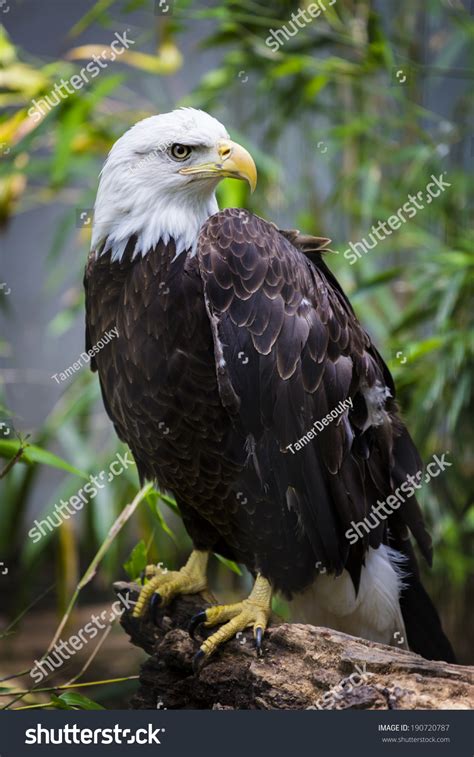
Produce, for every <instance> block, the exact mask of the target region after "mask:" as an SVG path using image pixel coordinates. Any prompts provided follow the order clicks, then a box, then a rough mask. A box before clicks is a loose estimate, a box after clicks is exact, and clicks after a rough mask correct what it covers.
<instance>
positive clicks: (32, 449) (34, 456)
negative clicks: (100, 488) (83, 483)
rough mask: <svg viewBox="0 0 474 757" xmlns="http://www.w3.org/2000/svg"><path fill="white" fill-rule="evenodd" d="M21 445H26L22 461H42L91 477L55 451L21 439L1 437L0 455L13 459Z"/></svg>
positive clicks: (80, 475)
mask: <svg viewBox="0 0 474 757" xmlns="http://www.w3.org/2000/svg"><path fill="white" fill-rule="evenodd" d="M21 447H24V450H23V454H22V456H21V459H20V462H25V463H41V464H42V465H49V466H50V467H51V468H58V469H59V470H63V471H67V472H68V473H73V474H74V475H75V476H79V477H80V478H85V479H88V478H89V475H88V474H87V473H85V471H81V470H79V469H78V468H75V467H74V466H73V465H71V464H70V463H68V462H66V460H63V459H62V458H60V457H58V455H55V454H54V453H53V452H49V451H48V450H46V449H41V447H37V446H36V445H35V444H25V445H23V444H22V443H21V442H20V441H19V440H18V441H8V440H5V439H1V440H0V457H5V458H7V459H11V458H12V457H14V456H15V455H16V454H18V452H19V451H20V448H21Z"/></svg>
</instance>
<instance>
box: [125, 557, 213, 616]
mask: <svg viewBox="0 0 474 757" xmlns="http://www.w3.org/2000/svg"><path fill="white" fill-rule="evenodd" d="M208 559H209V552H200V551H198V550H196V549H195V550H193V551H192V552H191V554H190V556H189V559H188V561H187V563H186V565H184V566H183V567H182V568H181V569H180V570H169V571H168V570H166V569H165V570H163V569H162V568H161V563H160V564H159V565H156V566H155V565H148V566H147V568H145V571H144V574H145V576H146V577H148V578H149V579H150V580H149V581H148V583H147V584H145V586H144V587H143V589H142V590H141V592H140V594H139V597H138V599H137V603H136V605H135V607H134V608H133V617H134V618H139V617H141V616H142V615H143V613H144V612H145V609H146V606H147V604H148V602H150V607H151V610H152V611H153V610H154V608H155V607H156V605H157V604H161V605H166V604H168V602H170V601H171V599H172V598H173V597H175V596H176V595H177V594H197V592H199V591H203V589H205V588H206V587H207V577H206V568H207V561H208Z"/></svg>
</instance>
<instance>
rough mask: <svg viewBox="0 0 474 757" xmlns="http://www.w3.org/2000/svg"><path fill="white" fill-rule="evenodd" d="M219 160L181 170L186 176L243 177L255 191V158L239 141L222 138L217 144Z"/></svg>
mask: <svg viewBox="0 0 474 757" xmlns="http://www.w3.org/2000/svg"><path fill="white" fill-rule="evenodd" d="M217 153H218V155H219V161H217V162H215V163H202V164H201V165H199V166H187V167H186V168H182V169H181V170H180V172H179V173H180V174H183V175H185V176H192V175H194V176H200V177H202V178H205V177H212V176H219V178H222V179H224V178H226V177H229V178H231V179H243V180H244V181H247V182H248V184H249V186H250V190H251V191H252V192H253V191H254V189H255V187H256V186H257V169H256V167H255V163H254V160H253V158H252V156H251V155H250V153H249V152H247V150H246V149H245V148H244V147H242V145H239V144H237V142H232V141H231V140H230V139H222V140H221V141H220V142H219V144H218V145H217Z"/></svg>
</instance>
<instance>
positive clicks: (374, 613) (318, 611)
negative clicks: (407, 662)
mask: <svg viewBox="0 0 474 757" xmlns="http://www.w3.org/2000/svg"><path fill="white" fill-rule="evenodd" d="M404 562H405V560H404V558H403V556H402V555H401V554H400V553H399V552H397V551H396V550H393V549H391V548H390V547H386V546H384V545H382V546H380V547H379V548H378V549H372V548H371V549H369V552H368V554H367V557H366V562H365V566H364V567H363V568H362V573H361V579H360V587H359V592H358V594H357V596H356V593H355V590H354V586H353V583H352V580H351V577H350V575H349V573H348V572H347V571H346V570H345V571H344V572H343V573H342V575H340V576H337V577H335V576H329V575H322V574H321V575H319V576H318V577H317V578H316V580H315V582H314V583H313V584H312V586H310V587H309V589H307V590H306V591H304V592H303V593H301V594H298V595H296V596H295V597H294V599H293V600H292V602H291V603H290V608H291V619H292V621H293V622H300V623H311V624H312V625H318V626H325V627H327V628H334V629H335V630H337V631H342V632H343V633H348V634H351V635H352V636H359V637H361V638H363V639H370V640H371V641H377V642H380V643H382V644H390V645H393V646H397V647H398V648H399V649H408V644H407V641H406V631H405V624H404V622H403V617H402V612H401V609H400V601H399V598H400V591H401V589H402V587H403V578H404V575H405V574H404V571H403V564H404Z"/></svg>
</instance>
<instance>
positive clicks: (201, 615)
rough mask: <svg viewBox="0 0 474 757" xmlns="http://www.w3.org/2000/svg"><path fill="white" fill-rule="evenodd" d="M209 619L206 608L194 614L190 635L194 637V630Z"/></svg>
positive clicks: (190, 623) (189, 629) (190, 624)
mask: <svg viewBox="0 0 474 757" xmlns="http://www.w3.org/2000/svg"><path fill="white" fill-rule="evenodd" d="M206 620H207V615H206V611H205V610H201V612H197V613H196V615H193V617H192V618H191V620H190V621H189V627H188V631H189V635H190V637H191V638H192V639H194V632H195V631H196V628H197V627H198V626H200V625H202V623H204V622H205V621H206Z"/></svg>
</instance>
